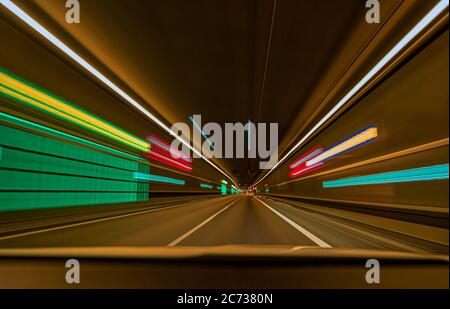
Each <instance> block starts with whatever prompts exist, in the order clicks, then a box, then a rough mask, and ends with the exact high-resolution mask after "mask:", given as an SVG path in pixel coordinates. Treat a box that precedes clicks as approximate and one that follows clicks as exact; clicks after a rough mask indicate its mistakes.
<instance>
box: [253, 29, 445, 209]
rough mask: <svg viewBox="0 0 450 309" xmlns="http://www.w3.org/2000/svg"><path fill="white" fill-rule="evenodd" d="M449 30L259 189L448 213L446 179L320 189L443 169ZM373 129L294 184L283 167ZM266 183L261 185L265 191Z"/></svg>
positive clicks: (320, 135) (326, 130)
mask: <svg viewBox="0 0 450 309" xmlns="http://www.w3.org/2000/svg"><path fill="white" fill-rule="evenodd" d="M448 43H449V40H448V30H447V31H445V32H444V33H442V34H440V35H439V36H438V37H437V38H436V39H435V40H434V41H432V43H431V44H429V45H428V46H426V47H425V48H424V49H423V50H421V51H419V52H418V53H417V54H416V55H415V56H414V57H413V58H412V59H410V60H409V61H407V62H406V63H405V64H403V66H402V67H400V68H398V69H397V70H396V71H395V72H394V73H392V74H391V75H390V76H389V77H387V78H386V80H384V81H383V82H382V83H381V84H380V85H379V86H378V87H377V88H375V89H374V90H373V91H371V92H370V93H369V94H368V95H366V96H365V97H363V98H362V99H361V100H360V101H359V102H358V103H357V104H355V105H354V106H353V107H352V108H351V109H349V110H348V111H346V112H345V114H343V115H342V116H341V117H340V118H338V119H337V120H335V121H334V122H333V123H332V124H331V125H329V126H328V127H327V128H326V129H325V130H323V131H322V132H321V133H320V134H318V135H317V136H316V137H315V138H314V139H313V140H311V141H310V142H309V143H308V144H306V145H305V146H304V147H302V148H301V149H300V150H299V151H297V152H296V153H295V154H294V155H293V156H292V157H291V158H290V159H289V160H287V162H286V163H284V164H283V165H282V166H281V167H280V168H279V169H278V170H277V171H276V172H275V173H273V174H272V175H271V176H269V177H268V178H267V179H266V180H264V182H263V183H262V184H260V186H259V187H260V189H261V191H264V190H262V189H263V188H267V190H268V191H269V192H263V193H266V194H271V195H278V196H289V197H298V198H306V199H309V200H337V201H355V202H365V203H373V204H377V203H386V204H392V205H396V204H398V205H409V206H411V205H420V206H426V207H429V209H430V210H433V209H434V210H439V209H441V211H444V212H447V213H448V194H449V191H448V176H447V179H440V180H429V181H404V182H398V183H380V184H368V185H352V186H345V187H335V188H325V187H324V182H325V181H333V180H338V179H345V178H350V177H357V176H365V175H374V174H377V173H386V172H393V171H400V170H408V169H413V168H421V167H429V166H437V165H445V164H447V168H446V171H447V175H448V155H449V150H448V120H449V119H448V107H449V102H448V99H449V96H448V82H449V78H448V66H449V63H448V54H449V53H448ZM368 125H374V126H376V127H377V129H378V137H377V138H376V139H375V140H373V141H371V142H368V143H367V144H365V145H363V146H361V147H358V148H355V149H352V150H350V151H348V152H346V153H343V154H341V155H339V156H336V157H334V158H332V159H330V160H328V161H325V162H324V166H323V168H321V169H319V170H316V171H313V172H310V173H308V174H304V175H302V176H300V177H298V178H296V179H291V178H290V176H289V164H290V163H291V162H293V161H294V160H295V159H296V158H298V157H299V156H301V155H302V154H304V153H305V152H307V151H308V150H309V149H311V148H313V147H314V146H316V145H323V146H324V147H330V146H332V145H334V144H336V143H339V142H340V141H343V140H345V139H346V138H347V137H349V136H351V135H352V134H354V133H356V132H358V131H359V130H361V129H364V128H366V127H367V126H368ZM264 185H267V187H264Z"/></svg>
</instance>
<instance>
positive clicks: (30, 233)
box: [0, 201, 196, 241]
mask: <svg viewBox="0 0 450 309" xmlns="http://www.w3.org/2000/svg"><path fill="white" fill-rule="evenodd" d="M195 202H196V201H194V202H193V203H195ZM186 204H189V203H183V204H180V205H174V206H168V207H164V206H163V207H159V208H156V209H148V210H143V211H137V212H133V213H130V214H124V215H117V216H112V217H108V218H102V219H95V220H90V221H84V222H79V223H73V224H67V225H63V226H55V227H50V228H47V229H42V230H36V231H30V232H24V233H19V234H14V235H8V236H3V237H0V241H2V240H5V239H11V238H17V237H23V236H28V235H34V234H40V233H45V232H51V231H56V230H63V229H67V228H71V227H77V226H82V225H86V224H92V223H98V222H103V221H109V220H115V219H120V218H126V217H131V216H136V215H142V214H145V213H149V212H155V211H158V210H166V209H171V208H176V207H182V206H186Z"/></svg>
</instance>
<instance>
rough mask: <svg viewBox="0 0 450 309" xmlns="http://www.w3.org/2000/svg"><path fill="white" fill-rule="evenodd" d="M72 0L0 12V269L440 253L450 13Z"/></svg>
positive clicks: (299, 4)
mask: <svg viewBox="0 0 450 309" xmlns="http://www.w3.org/2000/svg"><path fill="white" fill-rule="evenodd" d="M63 2H64V1H63ZM70 2H71V4H70V5H66V6H64V5H62V4H61V1H52V0H35V1H25V0H11V1H10V0H6V1H1V4H0V38H1V41H2V42H4V43H2V44H1V48H0V49H1V50H0V176H1V177H0V256H1V255H2V254H3V255H8V254H10V253H11V252H15V254H16V253H17V254H19V255H22V254H25V256H28V257H32V256H33V252H35V253H34V254H38V255H40V256H52V254H59V253H58V252H63V251H57V250H63V249H64V250H69V251H65V252H70V254H72V255H73V256H74V258H75V257H76V256H78V255H83V254H87V255H88V256H90V257H102V256H105V255H106V256H108V255H110V256H116V257H117V256H120V257H122V258H124V257H125V258H126V257H136V256H146V257H152V256H153V257H155V256H158V257H159V258H162V259H167V260H170V259H171V257H173V256H177V257H179V258H181V259H183V257H187V256H192V255H206V256H208V255H220V256H222V257H224V256H225V259H226V260H227V259H228V260H230V259H232V258H233V256H235V257H236V256H240V257H244V259H245V257H246V258H249V257H255V256H265V257H270V260H272V261H277V260H282V258H283V256H291V257H294V258H296V257H298V256H300V255H302V254H303V255H304V256H308V257H320V256H323V255H329V256H347V257H355V256H359V257H364V258H365V259H366V260H368V259H369V258H370V256H373V257H374V258H375V257H376V255H377V254H380V255H382V254H388V256H389V257H392V258H395V257H397V258H405V259H408V258H412V257H413V256H414V257H417V256H441V257H444V258H445V257H446V256H447V257H448V206H449V200H448V196H449V192H448V172H449V166H448V125H449V119H448V106H449V104H448V101H449V97H448V93H449V92H448V84H449V80H448V79H449V78H448V77H449V71H448V69H449V68H448V57H449V50H448V48H449V44H448V40H449V37H448V28H447V27H448V13H447V9H448V1H445V0H442V1H439V0H432V1H417V2H413V1H410V2H404V1H400V0H398V1H397V0H392V1H386V2H383V4H382V5H381V6H378V5H373V6H370V5H368V6H367V5H366V6H365V5H364V1H360V0H355V1H345V2H344V1H317V0H301V1H300V0H299V1H291V2H288V1H222V0H217V1H216V0H212V1H206V2H200V1H182V0H180V1H152V0H148V1H137V0H133V1H126V4H125V3H124V1H122V0H96V1H83V3H82V5H81V6H80V5H79V4H78V5H77V3H78V1H70ZM369 2H376V3H378V2H377V1H369ZM361 3H362V4H361ZM102 248H103V249H102ZM17 249H33V250H37V249H42V250H44V251H17ZM171 249H173V250H171ZM14 250H16V251H14ZM45 250H50V251H45ZM52 250H56V251H52ZM105 250H106V251H105ZM108 250H110V251H108ZM8 252H9V253H8ZM302 252H303V253H302ZM77 254H78V255H77ZM408 254H411V255H408ZM447 285H448V282H447Z"/></svg>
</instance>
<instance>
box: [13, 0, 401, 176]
mask: <svg viewBox="0 0 450 309" xmlns="http://www.w3.org/2000/svg"><path fill="white" fill-rule="evenodd" d="M16 2H17V3H18V4H19V5H20V6H21V7H23V8H25V9H26V10H27V11H28V12H30V14H32V15H33V16H37V17H39V20H42V21H43V23H44V24H45V25H46V26H47V27H49V29H50V30H51V31H53V32H55V33H56V34H58V36H60V37H61V39H62V40H63V41H65V42H67V43H68V44H69V45H70V46H74V47H75V48H76V50H77V51H79V52H80V54H81V55H82V56H83V57H86V58H87V59H89V60H90V61H92V62H93V63H95V64H96V66H98V67H99V68H100V69H101V70H103V72H105V74H107V76H110V77H111V78H113V80H120V81H121V83H122V84H124V85H126V86H127V87H128V88H129V89H131V90H132V91H133V93H135V94H136V95H137V96H138V98H140V99H142V100H140V103H142V104H147V105H148V106H149V107H150V108H151V110H154V111H156V112H157V113H158V114H159V115H161V116H162V117H164V118H165V120H166V121H167V123H174V122H178V121H182V122H186V123H189V120H188V116H189V115H192V114H201V115H202V121H203V122H204V123H205V122H218V123H225V122H247V121H248V120H249V119H251V120H252V121H254V122H266V123H269V122H275V123H278V124H279V141H280V149H279V151H280V154H282V153H283V152H284V151H286V149H287V147H288V146H289V145H290V141H291V140H292V139H293V138H294V137H295V135H296V134H299V133H300V130H301V129H302V124H304V123H305V122H306V121H307V120H308V119H309V116H310V114H311V113H312V112H313V111H315V109H316V108H317V106H318V104H319V103H320V102H321V100H322V98H323V97H325V96H326V95H327V94H328V92H329V91H330V89H331V88H332V87H333V86H334V85H335V84H336V83H337V82H338V81H339V78H340V77H341V76H342V74H343V73H344V72H345V71H346V69H348V67H349V65H351V64H352V62H353V61H354V60H355V59H356V58H357V57H358V55H359V54H360V53H361V50H362V49H364V47H365V46H366V45H367V44H368V42H369V41H370V40H371V39H372V37H373V36H374V34H376V33H377V31H379V29H380V27H382V24H380V25H368V24H367V23H366V22H365V19H364V16H365V10H366V9H365V7H364V3H363V2H362V1H360V0H344V1H328V0H323V1H281V0H278V1H276V0H273V1H272V0H249V1H242V0H221V1H206V0H205V1H184V0H165V1H159V0H157V1H126V5H125V1H123V0H96V1H82V2H81V23H80V24H67V23H66V22H65V19H64V16H65V12H66V8H65V5H64V4H65V1H63V0H61V1H51V0H35V1H34V2H31V1H25V0H22V1H16ZM399 2H400V1H389V2H385V4H384V5H383V7H382V14H385V15H389V14H392V12H393V11H394V10H395V9H396V8H397V6H398V4H399ZM124 10H126V14H125V12H124ZM337 11H339V14H336V12H337ZM311 59H314V60H313V61H311ZM59 94H60V95H61V96H64V87H62V89H61V92H60V93H59ZM124 104H125V103H124ZM107 112H108V111H106V110H105V112H104V113H103V114H107ZM122 126H123V125H122ZM123 127H124V128H125V129H127V127H126V125H125V126H123ZM217 161H218V163H219V164H220V165H221V166H223V167H224V168H225V169H226V170H227V171H228V172H229V173H232V174H233V175H234V177H235V178H236V179H238V182H239V183H240V184H251V183H252V182H253V181H254V180H255V179H256V178H257V177H258V175H260V172H261V171H260V170H259V168H258V161H259V160H257V159H221V160H217Z"/></svg>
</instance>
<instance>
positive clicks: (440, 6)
mask: <svg viewBox="0 0 450 309" xmlns="http://www.w3.org/2000/svg"><path fill="white" fill-rule="evenodd" d="M448 2H449V0H441V1H439V2H438V3H437V4H436V5H435V6H434V7H433V8H432V9H431V10H430V11H429V12H428V13H427V14H426V15H425V16H424V17H423V18H422V19H421V20H420V21H419V22H418V23H417V24H416V25H415V26H414V27H413V28H412V29H411V30H410V31H409V32H408V33H407V34H406V35H405V36H404V37H403V38H402V39H401V40H400V41H399V42H398V43H397V44H396V45H395V46H394V47H393V48H392V49H391V50H390V51H389V52H388V53H387V54H386V55H385V56H384V57H383V58H382V59H381V60H380V61H379V62H378V63H377V64H376V65H375V66H374V67H373V68H372V69H371V70H370V71H369V73H367V74H366V75H365V76H364V77H363V78H362V79H361V80H360V81H359V82H358V83H357V84H356V85H355V86H354V87H353V88H352V89H351V90H350V91H349V92H348V93H347V94H346V95H345V96H344V97H343V98H342V99H341V100H340V101H339V102H338V103H337V104H336V105H335V106H334V107H333V108H332V109H331V110H330V111H329V112H328V113H327V114H326V115H325V116H324V117H323V118H322V119H321V120H320V121H319V122H318V123H317V124H316V125H315V126H314V127H313V128H312V129H311V130H310V131H309V132H308V133H307V134H306V135H305V136H303V138H302V139H300V141H299V142H298V143H297V144H296V145H295V146H294V147H292V148H291V150H289V151H288V153H286V155H284V156H283V157H282V158H281V159H280V160H279V161H278V162H277V164H275V166H274V167H272V168H271V169H270V170H269V171H268V172H267V173H266V174H265V175H264V176H263V177H262V178H261V179H260V180H258V181H257V182H256V183H255V184H254V185H253V186H255V185H257V184H259V183H260V182H261V181H262V180H264V179H265V178H266V177H267V176H268V175H269V174H270V173H272V172H273V171H274V170H275V169H276V168H277V167H278V166H279V165H280V164H281V163H283V162H284V161H285V160H286V159H287V158H289V156H290V155H291V154H292V153H293V152H294V151H296V150H297V149H298V148H299V147H300V146H302V145H303V143H304V142H305V141H306V140H307V139H308V138H309V137H310V136H311V135H313V134H314V133H315V132H316V131H317V130H318V129H319V128H320V127H321V126H322V125H323V124H324V123H325V122H326V121H328V120H329V119H330V118H331V117H332V116H333V115H334V114H336V112H337V111H338V110H339V109H340V108H341V107H342V106H344V105H345V104H346V103H347V102H348V101H349V100H350V99H351V98H352V97H353V96H354V95H355V94H356V93H357V92H358V91H359V90H361V89H362V88H363V87H364V85H366V84H367V82H369V81H370V79H371V78H373V77H374V76H375V75H376V74H377V73H378V72H380V71H381V69H382V68H383V67H384V66H385V65H386V64H387V63H389V61H391V60H392V59H393V58H394V57H395V56H396V55H397V54H399V53H400V51H401V50H402V49H403V48H404V47H405V46H407V45H408V44H409V43H410V42H411V41H412V40H413V39H414V38H415V37H416V36H417V35H418V34H419V33H420V32H421V31H422V30H423V29H425V28H426V27H427V26H428V25H429V24H430V23H431V22H433V21H434V20H435V18H436V17H438V16H439V15H440V14H441V13H442V12H444V11H445V10H446V9H447V7H448Z"/></svg>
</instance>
